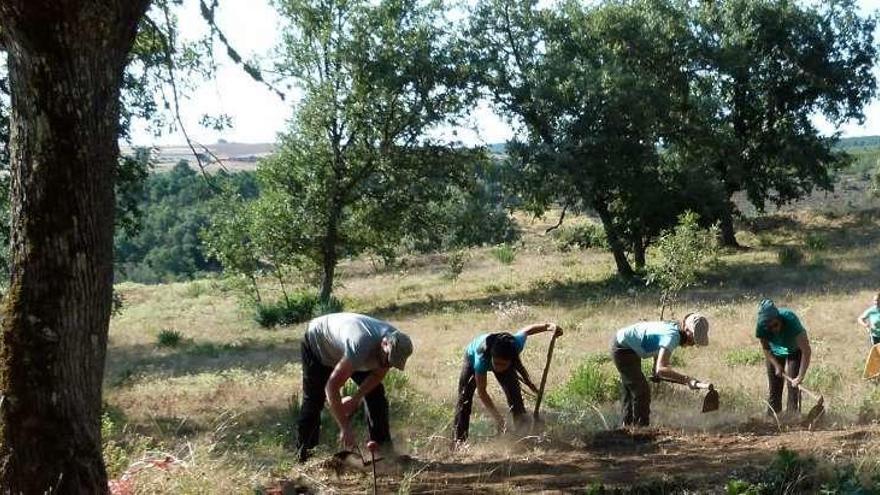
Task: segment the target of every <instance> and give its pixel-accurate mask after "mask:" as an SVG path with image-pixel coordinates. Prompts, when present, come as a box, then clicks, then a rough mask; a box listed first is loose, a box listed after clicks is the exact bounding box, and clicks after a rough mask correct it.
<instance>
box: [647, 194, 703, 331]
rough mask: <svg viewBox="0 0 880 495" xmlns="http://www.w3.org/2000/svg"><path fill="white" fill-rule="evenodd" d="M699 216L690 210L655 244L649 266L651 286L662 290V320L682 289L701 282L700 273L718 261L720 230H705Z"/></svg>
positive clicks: (648, 278) (649, 282)
mask: <svg viewBox="0 0 880 495" xmlns="http://www.w3.org/2000/svg"><path fill="white" fill-rule="evenodd" d="M699 219H700V217H699V215H697V214H696V213H694V212H691V211H688V212H685V213H683V214H682V215H681V216H679V221H678V225H677V226H676V227H675V228H673V229H670V230H667V231H666V232H664V233H663V234H662V235H661V236H660V238H659V239H657V241H656V242H655V243H654V246H653V251H654V255H655V256H654V257H653V259H651V261H650V262H649V263H648V264H647V272H648V277H647V284H648V285H657V286H659V288H660V318H661V319H662V318H663V316H664V313H665V311H666V307H667V306H671V305H672V303H674V302H675V301H676V300H677V299H678V295H679V294H680V293H681V291H682V290H684V289H686V288H688V287H690V286H692V285H694V284H696V283H697V282H698V281H699V273H700V270H702V269H703V268H705V267H706V266H708V265H710V264H711V263H712V262H714V261H715V259H716V256H717V249H718V240H717V239H718V227H717V226H715V225H713V226H712V227H710V228H708V229H704V228H702V227H701V226H700V224H699Z"/></svg>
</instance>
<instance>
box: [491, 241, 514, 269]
mask: <svg viewBox="0 0 880 495" xmlns="http://www.w3.org/2000/svg"><path fill="white" fill-rule="evenodd" d="M492 256H494V257H495V259H496V260H498V261H499V262H500V263H501V264H503V265H509V264H511V263H513V260H514V259H516V250H515V249H514V248H513V247H512V246H510V245H509V244H501V245H500V246H495V247H494V248H493V249H492Z"/></svg>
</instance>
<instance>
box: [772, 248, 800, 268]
mask: <svg viewBox="0 0 880 495" xmlns="http://www.w3.org/2000/svg"><path fill="white" fill-rule="evenodd" d="M776 259H777V261H779V264H780V265H782V266H784V267H795V266H800V265H801V263H803V262H804V253H803V251H801V250H800V249H798V248H797V247H795V246H783V247H782V248H780V249H779V251H778V252H777V253H776Z"/></svg>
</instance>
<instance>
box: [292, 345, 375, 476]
mask: <svg viewBox="0 0 880 495" xmlns="http://www.w3.org/2000/svg"><path fill="white" fill-rule="evenodd" d="M301 352H302V381H303V394H302V406H301V408H300V410H299V419H298V420H297V450H298V451H299V456H300V460H305V459H306V458H307V457H308V456H309V453H310V451H311V450H312V449H313V448H315V446H316V445H318V439H319V437H320V434H321V411H323V410H324V403H325V402H326V400H327V396H326V394H325V392H324V387H325V386H327V381H328V380H329V379H330V374H331V373H332V372H333V369H332V368H329V367H327V366H324V364H323V363H321V360H320V359H319V358H318V356H317V355H316V354H315V353H314V351H312V349H311V347H310V346H309V345H308V343H307V342H306V341H305V340H304V341H303V343H302V346H301ZM368 376H370V372H367V371H358V372H355V373H354V374H352V376H351V379H352V380H354V382H355V383H357V384H358V385H360V384H361V383H362V382H363V381H364V380H366V379H367V377H368ZM364 402H365V409H366V410H365V414H366V417H367V424H368V426H369V430H370V439H371V440H375V441H376V442H377V443H379V444H380V445H381V444H388V443H390V442H391V433H390V429H389V425H388V399H387V398H386V397H385V387H384V386H383V385H382V384H381V383H380V384H379V385H378V386H377V387H376V388H374V389H373V390H372V391H371V392H370V393H369V394H367V395H366V397H364Z"/></svg>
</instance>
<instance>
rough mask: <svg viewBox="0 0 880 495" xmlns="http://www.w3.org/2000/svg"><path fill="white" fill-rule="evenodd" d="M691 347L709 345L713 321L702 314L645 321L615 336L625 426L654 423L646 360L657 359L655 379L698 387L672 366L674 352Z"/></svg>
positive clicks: (613, 355)
mask: <svg viewBox="0 0 880 495" xmlns="http://www.w3.org/2000/svg"><path fill="white" fill-rule="evenodd" d="M691 345H699V346H705V345H709V320H707V319H706V317H705V316H703V315H701V314H699V313H689V314H687V315H685V317H684V319H682V321H680V322H678V321H643V322H639V323H636V324H634V325H630V326H628V327H624V328H621V329H620V330H618V331H617V332H616V333H615V335H614V338H613V339H612V340H611V359H612V360H613V361H614V366H615V367H617V371H618V372H619V373H620V397H621V402H622V405H623V407H622V413H621V416H622V419H621V422H622V425H623V426H624V427H628V426H648V425H649V424H650V419H651V387H650V386H649V385H648V380H647V379H646V378H645V374H644V373H643V372H642V359H644V358H653V359H654V366H653V367H652V369H653V371H652V377H651V378H652V379H659V378H664V379H667V380H671V381H674V382H678V383H681V384H686V385H688V386H689V387H690V388H692V389H696V388H698V386H699V385H700V381H699V380H695V379H693V378H691V377H690V376H687V375H683V374H681V373H679V372H677V371H675V370H674V369H672V366H670V364H669V363H670V361H671V359H672V351H674V350H675V349H676V348H677V347H679V346H691Z"/></svg>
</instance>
